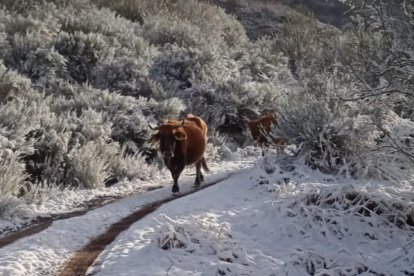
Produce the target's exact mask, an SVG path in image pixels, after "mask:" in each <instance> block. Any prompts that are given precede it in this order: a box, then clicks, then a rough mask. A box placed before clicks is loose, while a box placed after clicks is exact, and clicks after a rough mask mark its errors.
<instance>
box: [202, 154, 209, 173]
mask: <svg viewBox="0 0 414 276" xmlns="http://www.w3.org/2000/svg"><path fill="white" fill-rule="evenodd" d="M201 166H202V167H203V170H204V171H205V172H209V171H210V169H209V168H208V167H207V162H206V159H205V158H204V157H203V158H202V159H201Z"/></svg>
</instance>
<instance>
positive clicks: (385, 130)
mask: <svg viewBox="0 0 414 276" xmlns="http://www.w3.org/2000/svg"><path fill="white" fill-rule="evenodd" d="M378 124H379V125H380V127H379V130H378V135H377V136H376V137H375V138H376V139H375V143H373V144H371V146H370V147H368V148H367V149H365V150H361V151H360V154H359V155H356V156H354V157H353V158H352V159H351V162H350V165H352V169H353V170H356V171H358V174H359V175H363V176H369V177H375V178H377V179H386V180H390V181H393V182H395V183H414V122H413V121H410V120H408V119H403V118H401V117H399V116H398V115H397V114H395V113H394V112H389V113H388V114H385V115H384V116H383V118H382V119H381V122H379V123H378Z"/></svg>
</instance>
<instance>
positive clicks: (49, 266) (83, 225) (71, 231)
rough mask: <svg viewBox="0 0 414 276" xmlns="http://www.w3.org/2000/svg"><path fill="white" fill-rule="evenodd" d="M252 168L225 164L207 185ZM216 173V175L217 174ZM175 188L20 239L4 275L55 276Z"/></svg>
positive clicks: (185, 186)
mask: <svg viewBox="0 0 414 276" xmlns="http://www.w3.org/2000/svg"><path fill="white" fill-rule="evenodd" d="M251 166H252V162H251V161H248V162H233V163H231V164H222V167H221V168H217V169H214V168H212V169H213V172H212V173H211V174H210V175H208V176H206V181H208V182H210V181H214V180H217V179H221V178H223V177H225V176H228V175H229V174H232V173H236V172H240V171H243V170H245V169H246V168H249V167H251ZM214 172H216V173H214ZM192 183H193V179H192V178H191V179H188V180H184V181H182V182H181V184H180V186H181V187H182V192H183V193H185V192H186V191H188V190H191V189H192ZM170 195H171V186H170V185H168V186H167V187H165V188H163V189H159V190H155V191H151V192H148V193H145V194H143V195H136V196H131V197H128V198H124V199H122V200H119V201H117V202H114V203H111V204H108V205H106V206H104V207H102V208H98V209H95V210H92V211H90V212H88V213H86V214H84V215H82V216H79V217H73V218H69V219H66V220H60V221H55V222H53V224H52V225H51V226H50V227H49V228H47V229H45V230H43V231H41V232H40V233H38V234H34V235H31V236H29V237H26V238H23V239H20V240H18V241H16V242H14V243H12V244H10V245H7V246H4V247H3V248H1V249H0V275H2V276H19V275H30V276H34V275H54V274H55V273H56V272H57V270H58V269H59V267H60V266H61V265H63V263H64V262H65V261H66V260H68V259H69V257H70V256H71V255H72V254H73V253H74V252H75V251H77V250H80V249H81V248H83V247H84V246H85V245H87V244H88V243H89V241H90V240H91V239H93V238H94V237H96V236H99V235H100V234H102V233H104V232H105V231H107V230H108V228H109V227H110V226H111V225H112V224H114V223H116V222H118V221H119V220H121V219H122V218H124V217H126V216H128V215H129V214H131V213H133V212H134V211H135V210H137V209H139V208H140V207H141V206H143V205H146V204H149V203H151V202H154V201H158V200H162V199H165V198H168V197H169V196H170Z"/></svg>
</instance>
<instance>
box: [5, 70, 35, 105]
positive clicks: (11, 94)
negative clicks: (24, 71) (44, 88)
mask: <svg viewBox="0 0 414 276" xmlns="http://www.w3.org/2000/svg"><path fill="white" fill-rule="evenodd" d="M32 93H33V89H32V87H31V83H30V80H29V79H27V78H24V77H22V76H21V75H19V74H18V73H16V72H14V71H12V70H8V69H7V67H6V66H4V65H3V64H2V63H1V62H0V103H4V102H6V101H9V100H11V99H15V98H27V97H30V94H32Z"/></svg>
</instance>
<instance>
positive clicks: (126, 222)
mask: <svg viewBox="0 0 414 276" xmlns="http://www.w3.org/2000/svg"><path fill="white" fill-rule="evenodd" d="M232 175H233V174H230V175H228V176H226V177H224V178H221V179H218V180H216V181H213V182H210V183H208V184H205V185H202V186H200V187H197V188H195V189H193V190H190V191H187V192H185V193H182V194H180V195H178V196H170V197H168V198H165V199H162V200H159V201H155V202H152V203H150V204H147V205H144V206H142V207H141V208H140V209H138V210H137V211H135V212H134V213H132V214H130V215H129V216H127V217H125V218H123V219H122V220H120V221H119V222H117V223H115V224H112V226H111V227H110V228H109V229H108V230H107V231H106V232H105V233H103V234H101V235H100V236H98V237H96V238H95V239H93V240H91V241H90V242H89V244H87V245H86V246H85V247H84V248H83V249H81V250H79V251H77V252H75V253H74V255H73V256H72V257H71V258H70V259H69V260H68V261H67V262H66V263H65V264H64V265H63V266H62V269H61V270H60V272H58V274H57V275H59V276H74V275H76V276H81V275H85V274H86V272H87V270H88V268H89V267H90V266H91V265H92V264H93V262H94V261H95V260H96V258H97V257H98V256H99V254H100V253H101V252H102V251H103V250H104V249H105V248H106V246H108V245H109V244H110V243H112V242H113V241H114V240H115V238H116V237H117V236H118V235H119V234H120V233H121V232H123V231H125V230H126V229H128V228H129V227H130V226H131V225H132V224H133V223H135V222H137V221H139V220H140V219H142V218H144V217H145V216H146V215H148V214H151V213H152V212H154V211H155V210H157V209H158V208H159V207H160V206H161V205H163V204H165V203H168V202H170V201H173V200H176V199H179V198H181V197H184V196H187V195H190V194H193V193H195V192H198V191H200V190H203V189H205V188H207V187H210V186H212V185H215V184H217V183H219V182H222V181H224V180H226V179H228V178H230V177H231V176H232Z"/></svg>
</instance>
